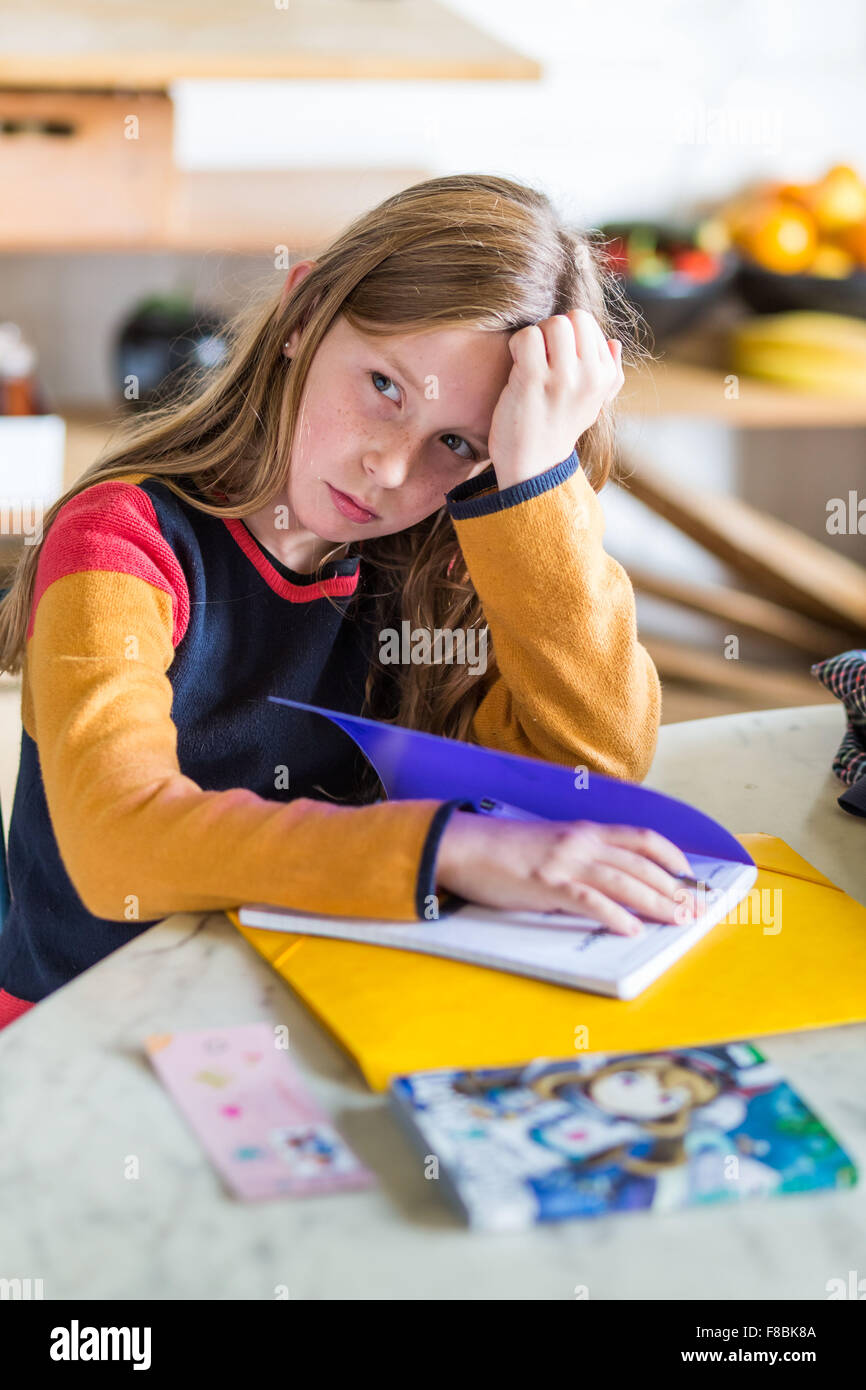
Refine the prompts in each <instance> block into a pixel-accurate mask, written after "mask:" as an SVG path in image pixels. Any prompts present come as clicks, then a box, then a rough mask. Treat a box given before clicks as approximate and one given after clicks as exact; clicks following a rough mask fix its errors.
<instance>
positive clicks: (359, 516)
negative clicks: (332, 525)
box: [326, 483, 381, 523]
mask: <svg viewBox="0 0 866 1390" xmlns="http://www.w3.org/2000/svg"><path fill="white" fill-rule="evenodd" d="M326 487H327V489H328V492H329V493H330V495H331V501H332V502H333V504H334V506H335V507H336V508H337V511H338V512H339V513H340V515H341V516H345V517H347V518H348V520H349V521H357V522H359V523H360V522H364V521H380V520H381V518H380V516H379V513H378V512H374V511H372V510H371V508H369V507H365V506H364V504H363V503H362V502H361V500H360V499H359V498H357V497H353V496H352V495H351V493H348V492H340V490H339V489H338V488H335V487H332V486H331V484H330V483H327V484H326Z"/></svg>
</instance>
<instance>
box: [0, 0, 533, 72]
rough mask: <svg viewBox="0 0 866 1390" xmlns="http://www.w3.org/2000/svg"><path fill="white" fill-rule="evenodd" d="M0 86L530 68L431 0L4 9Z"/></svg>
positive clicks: (33, 2)
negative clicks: (0, 84) (1, 84)
mask: <svg viewBox="0 0 866 1390" xmlns="http://www.w3.org/2000/svg"><path fill="white" fill-rule="evenodd" d="M0 25H2V28H3V30H4V39H3V51H2V54H0V83H3V84H6V85H9V86H30V87H76V88H88V87H89V88H107V87H139V88H151V89H153V88H155V89H161V88H164V87H167V86H168V85H169V83H171V82H175V81H177V80H178V79H181V78H212V77H231V78H294V79H313V78H344V79H351V78H375V79H378V80H394V79H396V80H408V79H414V80H416V81H428V80H434V81H436V80H438V81H443V80H448V79H461V80H464V81H465V80H473V81H504V80H507V81H526V80H533V79H537V78H538V77H539V76H540V72H541V69H540V65H539V64H538V63H537V62H536V61H535V60H534V59H532V58H529V57H527V56H526V55H524V54H522V53H520V52H519V51H518V50H517V49H516V48H513V47H512V46H511V45H510V44H507V43H505V42H503V41H502V40H500V39H497V38H494V37H493V36H492V35H490V34H488V33H485V32H484V31H483V30H482V29H480V28H478V27H477V26H476V25H475V24H473V23H471V22H469V21H468V20H466V19H464V18H463V17H462V16H460V15H458V14H455V13H454V11H453V10H450V9H448V8H447V7H446V6H444V5H440V4H439V3H438V0H285V3H284V4H276V3H274V0H270V3H268V4H264V5H257V4H250V3H248V0H149V3H148V4H146V5H126V4H122V3H121V4H118V3H117V0H78V3H76V4H75V5H74V6H72V5H69V4H61V3H60V2H59V0H28V3H27V4H26V5H21V4H20V3H17V4H16V3H14V0H3V3H2V4H0Z"/></svg>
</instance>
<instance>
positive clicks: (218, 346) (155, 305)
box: [114, 295, 228, 410]
mask: <svg viewBox="0 0 866 1390" xmlns="http://www.w3.org/2000/svg"><path fill="white" fill-rule="evenodd" d="M225 326H226V325H225V320H224V319H223V317H222V315H221V314H219V313H216V312H214V311H212V310H208V309H197V308H196V307H195V306H194V305H193V304H192V303H190V302H189V301H187V300H185V299H182V298H180V297H179V296H178V297H173V296H169V295H154V296H152V297H151V298H150V299H147V300H143V301H142V302H141V303H139V304H138V305H137V306H136V308H135V310H134V312H133V313H132V315H131V316H130V317H129V318H128V319H127V320H126V322H125V323H124V324H122V325H121V330H120V333H119V334H118V336H117V338H116V340H115V345H114V372H115V378H116V381H117V386H118V394H119V395H122V397H123V400H124V403H125V404H126V405H127V406H128V407H129V408H131V409H133V410H140V409H145V410H146V409H148V408H149V407H151V406H157V405H165V404H167V403H168V402H169V401H171V400H172V399H174V397H175V396H176V395H177V394H178V393H179V392H181V391H182V390H183V388H184V386H185V385H186V383H187V381H188V379H189V377H190V376H191V375H195V374H198V373H201V372H203V371H206V370H207V369H209V368H213V367H218V366H220V365H221V364H222V362H223V361H224V360H225V358H226V355H227V352H228V344H227V343H226V341H225V338H224V337H223V333H224V329H225ZM130 383H131V384H132V388H133V389H130Z"/></svg>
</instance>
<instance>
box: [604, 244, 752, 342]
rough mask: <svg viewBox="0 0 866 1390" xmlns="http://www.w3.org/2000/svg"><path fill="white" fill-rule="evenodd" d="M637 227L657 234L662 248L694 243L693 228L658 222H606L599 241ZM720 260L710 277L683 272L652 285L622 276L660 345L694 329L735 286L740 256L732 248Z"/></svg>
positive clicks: (627, 294) (626, 287)
mask: <svg viewBox="0 0 866 1390" xmlns="http://www.w3.org/2000/svg"><path fill="white" fill-rule="evenodd" d="M636 230H647V231H649V232H651V233H652V234H653V235H655V236H656V237H657V238H658V240H659V245H660V248H661V249H662V250H664V249H665V247H666V246H672V245H686V246H688V245H693V244H694V243H693V229H692V228H680V227H673V226H668V225H665V224H658V223H634V222H631V223H625V222H610V223H606V224H605V226H604V227H602V228H601V231H600V235H599V240H600V241H601V242H604V241H609V240H610V239H611V238H613V237H625V236H626V235H627V234H628V233H630V232H634V231H636ZM717 259H718V261H719V271H718V274H716V275H715V276H713V278H712V279H710V280H689V279H687V278H685V276H683V275H678V274H672V275H669V276H668V277H667V279H666V280H663V281H662V282H661V283H659V284H649V283H644V282H642V281H640V280H636V279H634V278H633V277H632V276H629V275H624V276H623V277H622V280H623V289H624V291H625V294H626V297H627V298H628V300H629V301H630V302H631V303H632V304H633V305H634V306H635V308H636V309H638V310H639V311H640V313H641V316H642V317H643V319H644V321H645V323H646V325H647V327H648V328H649V331H650V333H651V334H652V338H653V341H654V343H655V344H656V345H660V344H662V343H665V342H667V341H668V340H669V339H671V338H675V337H676V336H677V334H679V333H683V332H684V331H685V330H686V329H687V328H691V327H692V326H693V325H694V324H695V323H697V322H698V321H699V320H700V319H702V318H703V317H704V315H705V314H706V313H707V311H708V310H709V309H710V308H712V306H713V305H714V304H716V303H717V302H718V301H719V300H720V299H721V298H722V297H723V296H724V295H725V294H726V293H727V291H728V290H729V288H730V287H731V286H732V285H733V283H734V282H735V280H736V278H737V273H738V268H739V266H738V261H737V257H736V256H735V255H734V254H733V252H730V251H728V252H724V253H723V254H721V255H719V256H718V257H717Z"/></svg>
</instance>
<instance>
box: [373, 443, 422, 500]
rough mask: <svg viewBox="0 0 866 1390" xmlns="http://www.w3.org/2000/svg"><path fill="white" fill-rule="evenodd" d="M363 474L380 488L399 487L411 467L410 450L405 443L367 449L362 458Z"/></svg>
mask: <svg viewBox="0 0 866 1390" xmlns="http://www.w3.org/2000/svg"><path fill="white" fill-rule="evenodd" d="M363 465H364V472H365V473H366V474H367V475H368V476H369V477H371V478H374V479H375V481H376V482H377V483H378V484H379V486H380V487H384V488H393V487H401V486H402V484H403V483H405V481H406V478H407V476H408V474H409V469H410V467H411V458H410V450H409V448H408V446H407V445H406V443H405V442H403V443H400V442H398V441H396V440H395V441H394V442H393V443H391V444H387V445H379V446H377V447H376V448H374V449H368V450H367V451H366V453H365V454H364V458H363Z"/></svg>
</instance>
